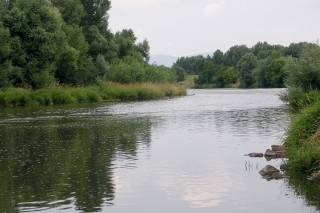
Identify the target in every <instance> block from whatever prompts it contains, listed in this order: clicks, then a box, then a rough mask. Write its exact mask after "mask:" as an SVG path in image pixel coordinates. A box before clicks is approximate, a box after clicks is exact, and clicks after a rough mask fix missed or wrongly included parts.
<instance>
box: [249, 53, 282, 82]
mask: <svg viewBox="0 0 320 213" xmlns="http://www.w3.org/2000/svg"><path fill="white" fill-rule="evenodd" d="M285 64H286V59H285V58H284V57H283V56H282V54H281V53H280V52H279V51H273V52H272V53H271V55H270V56H269V57H267V58H266V59H262V60H259V61H258V65H257V68H256V69H254V70H253V71H252V78H254V79H255V81H256V82H257V84H258V86H259V87H263V88H270V87H276V88H279V87H283V84H284V79H285V77H286V73H285V69H284V67H285Z"/></svg>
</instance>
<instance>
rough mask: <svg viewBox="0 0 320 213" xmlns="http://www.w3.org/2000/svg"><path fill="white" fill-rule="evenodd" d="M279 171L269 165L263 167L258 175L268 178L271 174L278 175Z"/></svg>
mask: <svg viewBox="0 0 320 213" xmlns="http://www.w3.org/2000/svg"><path fill="white" fill-rule="evenodd" d="M279 172H280V170H279V169H277V168H275V167H273V166H271V165H267V166H266V167H264V168H263V169H262V170H260V171H259V174H260V175H262V176H267V175H268V176H269V175H271V174H273V173H279Z"/></svg>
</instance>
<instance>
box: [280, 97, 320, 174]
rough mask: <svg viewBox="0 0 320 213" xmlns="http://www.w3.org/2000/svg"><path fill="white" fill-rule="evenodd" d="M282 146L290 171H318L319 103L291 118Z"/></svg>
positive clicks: (319, 155)
mask: <svg viewBox="0 0 320 213" xmlns="http://www.w3.org/2000/svg"><path fill="white" fill-rule="evenodd" d="M284 145H285V149H286V153H287V157H288V158H289V165H290V168H291V169H293V170H297V171H302V172H311V171H314V170H317V169H320V101H316V102H314V104H312V105H310V106H308V107H306V108H304V109H302V110H301V111H300V112H299V114H297V115H296V116H295V117H294V118H293V120H292V122H291V125H290V127H289V129H288V131H287V137H286V139H285V143H284Z"/></svg>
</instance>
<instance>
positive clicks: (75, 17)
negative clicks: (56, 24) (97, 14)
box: [51, 0, 86, 25]
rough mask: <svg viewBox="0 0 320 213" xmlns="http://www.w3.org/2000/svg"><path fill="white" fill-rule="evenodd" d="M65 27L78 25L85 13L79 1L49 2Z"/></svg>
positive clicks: (60, 0)
mask: <svg viewBox="0 0 320 213" xmlns="http://www.w3.org/2000/svg"><path fill="white" fill-rule="evenodd" d="M51 2H52V4H53V5H54V6H55V7H57V8H58V9H59V11H60V13H61V16H62V18H63V20H64V21H65V23H66V24H67V25H80V23H81V20H82V19H83V18H84V16H85V14H86V12H85V10H84V7H83V5H82V3H81V2H80V0H51Z"/></svg>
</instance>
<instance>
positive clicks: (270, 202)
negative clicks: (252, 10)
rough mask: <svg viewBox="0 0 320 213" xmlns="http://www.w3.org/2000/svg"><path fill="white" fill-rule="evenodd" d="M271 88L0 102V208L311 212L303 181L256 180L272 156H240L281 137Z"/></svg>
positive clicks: (280, 115) (281, 107) (285, 115)
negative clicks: (18, 104)
mask: <svg viewBox="0 0 320 213" xmlns="http://www.w3.org/2000/svg"><path fill="white" fill-rule="evenodd" d="M281 91H282V90H280V89H255V90H239V89H221V90H189V91H188V94H189V95H188V96H186V97H180V98H173V99H166V100H161V101H148V102H126V103H99V104H90V105H89V104H87V105H77V106H60V107H50V108H7V109H1V111H0V113H1V114H0V212H56V211H60V212H68V213H69V212H128V213H129V212H130V213H134V212H137V213H138V212H139V213H140V212H155V213H158V212H159V213H160V212H161V213H162V212H184V213H185V212H192V213H193V212H239V213H240V212H243V213H244V212H246V213H247V212H268V213H269V212H270V211H271V212H292V213H294V212H317V210H316V209H317V208H319V206H318V207H317V205H316V203H317V199H319V197H317V196H315V195H314V194H317V192H318V191H317V190H314V191H315V192H313V193H312V194H310V193H311V192H310V191H311V190H304V189H305V188H303V187H301V181H300V180H302V179H303V178H297V179H292V178H291V179H284V180H272V181H266V180H264V179H261V177H260V175H259V174H258V171H259V170H260V169H262V168H263V167H264V166H266V165H267V164H271V165H274V166H276V167H279V165H280V164H281V163H282V160H272V161H269V162H268V161H267V160H266V159H264V158H248V157H245V156H244V154H247V153H250V152H264V151H265V150H266V149H268V148H270V146H271V145H272V144H279V143H281V141H282V139H283V137H284V132H285V129H286V128H287V126H288V124H289V122H290V114H289V110H288V108H287V106H286V105H285V104H283V103H282V102H281V101H279V100H278V96H277V94H279V93H280V92H281ZM306 184H310V183H309V182H308V183H306ZM306 184H305V185H306ZM310 187H311V188H312V187H313V188H315V187H314V185H311V186H310ZM308 197H309V198H308ZM311 198H313V200H312V199H311Z"/></svg>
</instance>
